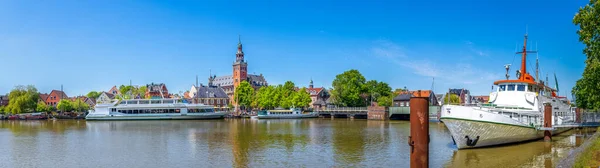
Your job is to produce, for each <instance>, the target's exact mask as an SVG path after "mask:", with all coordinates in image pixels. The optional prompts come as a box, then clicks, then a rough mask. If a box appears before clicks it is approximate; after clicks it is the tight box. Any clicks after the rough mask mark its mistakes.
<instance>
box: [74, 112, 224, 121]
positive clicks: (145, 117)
mask: <svg viewBox="0 0 600 168" xmlns="http://www.w3.org/2000/svg"><path fill="white" fill-rule="evenodd" d="M226 114H227V113H225V112H216V113H195V114H139V115H135V114H134V115H127V114H121V115H88V116H86V118H85V119H86V120H202V119H221V118H224V116H225V115H226Z"/></svg>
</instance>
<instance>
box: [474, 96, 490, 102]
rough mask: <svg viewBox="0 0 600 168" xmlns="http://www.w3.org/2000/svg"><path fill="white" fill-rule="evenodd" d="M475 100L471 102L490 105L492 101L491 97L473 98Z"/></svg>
mask: <svg viewBox="0 0 600 168" xmlns="http://www.w3.org/2000/svg"><path fill="white" fill-rule="evenodd" d="M472 97H473V100H471V102H473V103H488V102H489V100H490V96H472Z"/></svg>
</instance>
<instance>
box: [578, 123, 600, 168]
mask: <svg viewBox="0 0 600 168" xmlns="http://www.w3.org/2000/svg"><path fill="white" fill-rule="evenodd" d="M581 147H582V150H579V152H581V153H579V154H578V155H577V157H575V158H577V159H576V160H575V162H574V163H573V167H585V168H587V167H600V127H598V129H597V130H596V133H595V134H594V136H592V137H591V138H590V139H589V140H587V142H586V143H584V145H582V146H581Z"/></svg>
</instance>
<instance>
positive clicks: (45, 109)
mask: <svg viewBox="0 0 600 168" xmlns="http://www.w3.org/2000/svg"><path fill="white" fill-rule="evenodd" d="M35 111H37V112H48V111H50V107H48V105H46V103H44V102H43V101H38V103H37V107H36V108H35Z"/></svg>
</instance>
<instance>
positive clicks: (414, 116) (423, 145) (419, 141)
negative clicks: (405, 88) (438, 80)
mask: <svg viewBox="0 0 600 168" xmlns="http://www.w3.org/2000/svg"><path fill="white" fill-rule="evenodd" d="M429 140H430V139H429V95H425V93H423V94H421V90H418V91H417V92H413V94H412V96H411V97H410V136H408V145H410V167H411V168H426V167H429Z"/></svg>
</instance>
